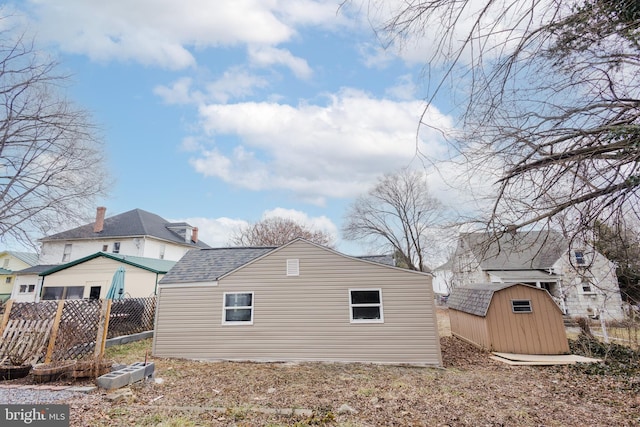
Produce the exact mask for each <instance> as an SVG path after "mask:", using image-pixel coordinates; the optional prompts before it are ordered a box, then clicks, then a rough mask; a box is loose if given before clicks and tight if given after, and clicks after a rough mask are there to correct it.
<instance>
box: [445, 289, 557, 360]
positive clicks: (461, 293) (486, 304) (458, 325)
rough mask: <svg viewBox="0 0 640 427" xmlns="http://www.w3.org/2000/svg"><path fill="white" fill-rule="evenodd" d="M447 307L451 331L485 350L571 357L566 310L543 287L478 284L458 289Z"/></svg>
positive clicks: (450, 297)
mask: <svg viewBox="0 0 640 427" xmlns="http://www.w3.org/2000/svg"><path fill="white" fill-rule="evenodd" d="M447 304H448V306H449V319H450V322H451V333H452V334H453V335H454V336H456V337H458V338H461V339H462V340H464V341H467V342H469V343H472V344H474V345H476V346H477V347H480V348H482V349H484V350H489V351H496V352H504V353H519V354H566V353H569V343H568V341H567V335H566V332H565V329H564V322H563V318H562V312H561V311H560V308H559V307H558V306H557V305H556V303H555V302H554V301H553V299H552V298H551V296H550V295H549V293H548V292H547V291H546V290H544V289H540V288H536V287H533V286H528V285H523V284H508V285H502V286H497V287H496V285H495V284H475V285H469V286H466V287H459V288H455V289H454V290H453V291H452V293H451V295H450V296H449V300H448V301H447Z"/></svg>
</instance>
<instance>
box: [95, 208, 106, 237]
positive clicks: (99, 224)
mask: <svg viewBox="0 0 640 427" xmlns="http://www.w3.org/2000/svg"><path fill="white" fill-rule="evenodd" d="M105 212H107V208H105V207H104V206H100V207H98V209H96V222H95V224H93V232H94V233H100V232H101V231H102V230H103V229H104V214H105Z"/></svg>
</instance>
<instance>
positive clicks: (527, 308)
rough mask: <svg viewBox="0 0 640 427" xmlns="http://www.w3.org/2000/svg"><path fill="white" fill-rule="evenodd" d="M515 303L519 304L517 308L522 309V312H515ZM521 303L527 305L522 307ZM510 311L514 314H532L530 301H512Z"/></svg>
mask: <svg viewBox="0 0 640 427" xmlns="http://www.w3.org/2000/svg"><path fill="white" fill-rule="evenodd" d="M516 303H519V304H518V308H523V309H524V310H516ZM521 303H527V304H526V305H524V304H521ZM511 311H512V312H514V313H516V314H525V313H533V305H532V304H531V300H530V299H512V300H511Z"/></svg>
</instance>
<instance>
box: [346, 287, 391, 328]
mask: <svg viewBox="0 0 640 427" xmlns="http://www.w3.org/2000/svg"><path fill="white" fill-rule="evenodd" d="M376 291H377V292H378V297H379V300H380V302H379V303H366V304H353V302H352V292H376ZM358 307H378V309H379V310H380V318H379V319H354V318H353V309H354V308H358ZM349 321H350V322H351V323H384V310H383V307H382V289H381V288H351V289H349Z"/></svg>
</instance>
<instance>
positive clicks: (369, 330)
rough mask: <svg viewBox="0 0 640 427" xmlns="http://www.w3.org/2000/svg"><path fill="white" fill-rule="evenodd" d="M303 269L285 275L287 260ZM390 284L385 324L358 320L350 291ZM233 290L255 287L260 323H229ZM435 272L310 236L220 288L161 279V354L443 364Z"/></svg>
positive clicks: (157, 346)
mask: <svg viewBox="0 0 640 427" xmlns="http://www.w3.org/2000/svg"><path fill="white" fill-rule="evenodd" d="M292 258H296V259H299V266H300V275H299V276H286V261H287V259H292ZM363 288H366V289H381V291H382V304H383V307H382V309H383V315H384V323H357V324H353V323H350V316H349V289H363ZM224 292H253V293H254V314H253V325H223V324H222V315H223V307H222V295H223V294H224ZM434 310H435V309H434V303H433V291H432V288H431V277H430V276H428V275H425V274H421V273H416V272H410V271H406V270H401V269H397V268H392V267H387V266H383V265H378V264H375V263H371V262H366V261H360V260H355V259H352V258H349V257H345V256H342V255H340V254H338V253H336V252H333V251H330V250H326V249H324V248H321V247H318V246H316V245H313V244H310V243H308V242H305V241H296V242H294V243H292V244H290V245H288V246H284V247H282V248H281V249H279V250H276V251H273V252H270V253H269V254H267V255H266V256H264V257H263V258H261V259H258V260H256V261H254V262H252V263H250V264H248V265H246V266H245V267H243V268H241V269H239V270H237V271H235V272H233V273H231V274H229V275H228V276H226V277H222V278H220V279H219V280H218V283H217V286H213V285H209V286H197V287H196V286H190V287H186V286H185V287H163V286H161V287H160V292H159V300H158V316H157V320H156V322H157V324H156V332H155V337H154V349H153V352H154V355H155V356H160V357H183V358H193V359H205V360H254V361H316V360H317V361H344V362H349V361H353V362H355V361H358V362H377V363H412V364H425V365H441V356H440V346H439V338H438V330H437V322H436V318H435V311H434Z"/></svg>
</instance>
